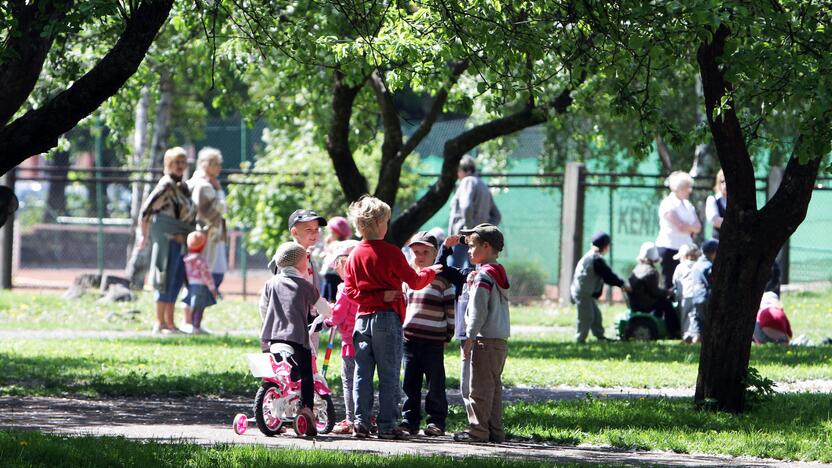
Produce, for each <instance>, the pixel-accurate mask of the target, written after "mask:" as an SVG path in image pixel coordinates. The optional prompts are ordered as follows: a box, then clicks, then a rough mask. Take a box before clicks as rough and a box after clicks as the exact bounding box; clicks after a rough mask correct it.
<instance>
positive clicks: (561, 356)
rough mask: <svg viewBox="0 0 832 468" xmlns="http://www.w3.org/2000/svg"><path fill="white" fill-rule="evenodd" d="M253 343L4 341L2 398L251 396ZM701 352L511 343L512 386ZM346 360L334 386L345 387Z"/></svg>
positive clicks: (630, 376) (784, 371)
mask: <svg viewBox="0 0 832 468" xmlns="http://www.w3.org/2000/svg"><path fill="white" fill-rule="evenodd" d="M256 352H259V344H258V342H257V340H256V339H255V338H254V337H251V338H247V337H241V336H230V337H220V336H210V337H187V336H183V337H165V338H151V337H137V338H120V339H91V338H77V339H60V340H59V339H15V340H0V394H13V395H62V394H77V395H86V396H98V395H172V396H175V395H207V396H239V395H249V394H251V393H253V392H254V390H255V389H256V388H257V380H256V379H255V378H253V377H251V376H249V371H248V367H247V364H246V362H245V354H246V353H256ZM698 356H699V348H698V347H697V346H686V345H683V344H681V343H670V342H659V343H627V342H614V343H604V344H600V343H598V344H596V343H591V344H586V345H577V344H575V343H572V342H571V341H567V340H566V338H564V337H560V338H558V337H555V338H551V337H544V336H523V337H516V338H513V339H512V340H511V341H510V343H509V358H508V362H507V363H506V367H505V371H504V373H503V382H504V384H505V385H509V386H517V385H526V386H537V387H552V386H556V385H597V386H601V387H614V386H628V387H642V388H657V387H692V386H693V384H694V381H695V378H696V370H697V359H698ZM340 362H341V359H340V354H339V353H338V349H337V348H336V350H335V351H334V353H333V358H332V362H331V363H330V366H331V367H330V371H329V372H330V373H329V375H330V376H331V377H330V379H329V382H330V384H331V385H332V387H333V388H335V389H338V390H339V389H340V378H339V377H338V376H339V375H340ZM751 365H752V366H754V367H756V368H757V369H759V370H760V372H761V373H762V375H763V376H765V377H768V378H771V379H773V380H775V381H800V380H810V379H832V347H829V346H811V347H779V346H773V345H768V346H755V347H754V348H753V349H752V357H751ZM445 368H446V372H447V375H448V386H449V387H456V386H458V384H459V380H458V375H459V369H460V359H459V352H458V346H456V345H455V344H452V345H451V346H449V347H448V348H447V350H446V353H445Z"/></svg>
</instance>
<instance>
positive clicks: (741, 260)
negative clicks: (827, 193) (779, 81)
mask: <svg viewBox="0 0 832 468" xmlns="http://www.w3.org/2000/svg"><path fill="white" fill-rule="evenodd" d="M730 35H731V32H730V30H729V29H728V28H727V27H726V26H725V25H722V26H720V27H719V29H717V31H716V32H715V33H714V36H713V40H712V42H710V43H707V44H703V45H702V46H700V48H699V51H698V57H697V58H698V61H699V68H700V73H701V75H702V86H703V92H704V97H705V109H706V112H707V113H706V116H707V119H708V124H709V127H710V130H711V134H712V136H713V139H714V146H715V148H716V152H717V155H718V156H719V160H720V163H721V164H722V168H723V170H724V172H725V179H726V185H727V187H728V190H729V193H730V194H731V196H730V197H728V209H727V213H726V215H725V220H724V221H723V224H722V228H721V230H720V246H719V253H718V255H717V258H716V262H715V264H714V284H713V287H712V289H711V297H710V299H709V301H708V313H707V314H706V317H705V327H704V334H703V341H702V349H701V352H700V359H699V374H698V376H697V379H696V393H695V399H696V401H697V402H701V403H712V404H713V405H714V406H715V407H716V408H718V409H721V410H726V411H731V412H741V411H743V409H744V406H745V382H744V381H745V377H746V374H747V371H748V363H749V356H750V352H751V336H752V334H753V330H754V322H755V318H756V311H757V308H758V306H759V304H760V298H761V296H762V294H763V289H764V287H765V284H766V281H767V279H768V278H769V275H770V272H771V265H772V262H773V261H774V258H775V256H776V255H777V252H778V251H779V250H780V247H781V246H782V245H783V243H784V242H785V241H786V239H788V237H789V236H790V235H791V234H792V233H793V232H794V231H795V230H796V229H797V227H798V226H799V225H800V223H801V222H802V221H803V219H804V218H805V216H806V211H807V209H808V206H809V201H810V200H811V197H812V191H813V189H814V184H815V179H816V176H817V172H818V168H819V165H820V161H821V158H822V155H823V154H826V151H828V147H829V143H828V142H827V141H824V145H823V147H824V148H826V149H825V150H822V151H819V153H820V154H817V155H815V156H816V157H814V158H812V159H810V160H809V161H808V162H807V163H805V164H801V163H800V162H799V155H800V154H801V152H803V151H806V150H805V149H804V147H803V145H804V144H806V145H808V147H809V148H813V147H814V148H817V147H818V146H817V145H815V144H814V142H812V144H810V143H808V141H807V138H804V136H799V137H798V138H797V142H796V144H795V148H794V150H793V154H792V157H791V159H790V161H789V164H788V165H787V167H786V171H785V174H784V178H783V182H782V183H781V185H780V187H779V188H778V189H777V192H776V193H775V194H774V196H773V197H772V198H771V200H769V202H768V203H767V204H766V205H765V206H764V207H763V208H762V209H760V210H758V209H757V202H756V190H755V180H754V168H753V165H752V163H751V158H750V156H749V153H748V148H747V146H746V143H745V138H744V135H743V132H742V127H741V125H740V121H739V119H738V118H737V107H736V103H735V102H734V101H733V99H730V98H729V99H728V107H727V108H724V109H722V111H721V113H720V115H718V116H715V115H714V114H715V112H714V110H715V109H717V108H718V107H719V106H720V103H721V101H722V99H723V97H724V96H730V93H729V91H730V89H731V84H730V83H728V82H726V81H725V79H724V76H723V71H722V69H721V68H720V65H719V62H720V59H721V56H722V53H723V51H724V48H725V43H726V41H727V40H728V38H729V37H730ZM828 124H829V122H819V123H816V124H815V125H816V127H812V126H808V127H803V128H811V129H812V130H813V133H814V132H815V131H816V133H817V134H818V135H820V138H824V137H823V135H827V134H828V132H827V131H823V130H821V128H823V127H825V126H828Z"/></svg>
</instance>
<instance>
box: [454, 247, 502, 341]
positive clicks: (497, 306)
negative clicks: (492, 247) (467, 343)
mask: <svg viewBox="0 0 832 468" xmlns="http://www.w3.org/2000/svg"><path fill="white" fill-rule="evenodd" d="M508 288H509V283H508V276H507V275H506V270H505V268H503V266H502V265H500V264H499V263H489V264H485V265H483V266H482V268H480V270H479V271H478V272H477V275H476V277H475V278H474V283H473V284H472V285H471V290H470V299H469V301H468V307H467V308H466V310H465V332H466V335H467V336H468V337H478V338H499V339H503V340H504V339H507V338H508V337H509V335H511V327H510V317H509V311H508Z"/></svg>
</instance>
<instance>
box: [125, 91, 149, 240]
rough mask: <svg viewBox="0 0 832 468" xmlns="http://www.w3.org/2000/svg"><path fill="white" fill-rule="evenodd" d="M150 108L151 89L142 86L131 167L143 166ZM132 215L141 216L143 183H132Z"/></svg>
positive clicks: (137, 107) (137, 110)
mask: <svg viewBox="0 0 832 468" xmlns="http://www.w3.org/2000/svg"><path fill="white" fill-rule="evenodd" d="M149 108H150V90H149V89H148V88H147V86H142V90H141V94H140V96H139V102H138V103H137V105H136V121H135V129H134V130H133V156H132V158H131V164H130V167H131V169H139V168H140V167H142V161H143V160H144V157H145V153H147V111H148V109H149ZM130 188H131V197H130V217H131V218H133V220H134V223H133V224H135V220H136V219H137V218H138V217H139V209H141V206H142V185H141V184H140V183H139V182H134V183H133V184H132V185H131V187H130Z"/></svg>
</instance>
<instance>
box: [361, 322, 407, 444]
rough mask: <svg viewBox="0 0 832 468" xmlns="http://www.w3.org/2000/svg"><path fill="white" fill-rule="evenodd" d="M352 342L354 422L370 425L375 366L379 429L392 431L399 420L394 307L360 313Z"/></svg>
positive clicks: (398, 342) (399, 355)
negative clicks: (372, 312) (364, 313)
mask: <svg viewBox="0 0 832 468" xmlns="http://www.w3.org/2000/svg"><path fill="white" fill-rule="evenodd" d="M352 337H353V343H354V344H355V388H354V389H353V393H354V395H355V423H356V425H362V426H364V427H370V417H371V411H372V409H373V391H374V389H373V374H374V373H375V371H376V368H378V430H379V433H385V432H391V431H393V429H395V428H396V424H397V423H398V420H399V399H400V394H399V392H400V391H401V381H400V378H399V376H400V371H401V365H402V323H401V321H400V320H399V314H398V313H396V312H395V311H393V310H381V311H378V312H376V313H374V314H368V315H359V316H358V317H357V319H356V321H355V332H354V333H353V336H352Z"/></svg>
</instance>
